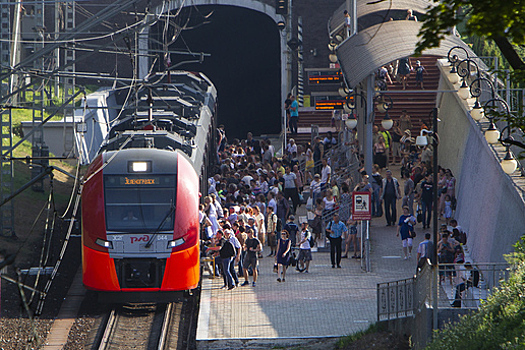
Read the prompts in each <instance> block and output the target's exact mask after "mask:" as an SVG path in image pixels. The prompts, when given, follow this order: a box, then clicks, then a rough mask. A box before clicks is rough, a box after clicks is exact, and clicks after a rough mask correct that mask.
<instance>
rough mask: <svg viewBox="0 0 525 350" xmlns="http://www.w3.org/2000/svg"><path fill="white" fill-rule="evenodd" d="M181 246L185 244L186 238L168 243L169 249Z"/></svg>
mask: <svg viewBox="0 0 525 350" xmlns="http://www.w3.org/2000/svg"><path fill="white" fill-rule="evenodd" d="M181 244H184V238H178V239H176V240H173V241H169V242H168V249H171V248H175V247H178V246H180V245H181Z"/></svg>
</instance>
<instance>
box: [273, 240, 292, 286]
mask: <svg viewBox="0 0 525 350" xmlns="http://www.w3.org/2000/svg"><path fill="white" fill-rule="evenodd" d="M290 247H291V241H290V234H289V233H288V231H284V230H283V232H281V238H279V243H277V254H276V256H275V262H276V263H277V276H279V277H278V278H277V282H285V278H286V269H287V268H288V265H289V261H290ZM281 277H282V278H281Z"/></svg>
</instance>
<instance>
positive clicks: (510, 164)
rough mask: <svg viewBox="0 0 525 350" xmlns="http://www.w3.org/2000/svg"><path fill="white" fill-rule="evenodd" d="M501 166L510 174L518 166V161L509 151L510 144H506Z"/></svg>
mask: <svg viewBox="0 0 525 350" xmlns="http://www.w3.org/2000/svg"><path fill="white" fill-rule="evenodd" d="M501 167H502V168H503V171H504V172H505V173H506V174H509V175H510V174H512V173H513V172H515V171H516V169H517V168H518V161H517V160H516V159H514V157H513V156H512V153H510V146H507V153H506V154H505V158H503V160H502V161H501Z"/></svg>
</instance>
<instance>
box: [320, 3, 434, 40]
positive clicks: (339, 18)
mask: <svg viewBox="0 0 525 350" xmlns="http://www.w3.org/2000/svg"><path fill="white" fill-rule="evenodd" d="M355 1H357V17H358V18H360V17H364V16H366V15H369V14H372V13H375V12H385V11H392V12H394V11H398V10H403V11H405V12H406V11H407V10H408V9H412V10H413V11H414V12H416V13H426V12H427V10H428V8H429V7H431V6H435V3H434V2H433V1H432V0H386V1H381V2H376V3H375V4H369V3H370V2H373V1H371V0H355ZM344 10H346V2H344V3H343V4H342V5H341V6H340V7H339V8H338V9H337V10H336V11H335V12H334V14H333V16H332V18H330V21H329V26H330V28H329V30H330V35H333V34H334V33H336V32H338V31H340V30H341V29H342V28H343V24H344V22H345V20H344V15H343V12H344Z"/></svg>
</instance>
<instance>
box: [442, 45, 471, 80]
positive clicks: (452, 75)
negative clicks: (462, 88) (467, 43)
mask: <svg viewBox="0 0 525 350" xmlns="http://www.w3.org/2000/svg"><path fill="white" fill-rule="evenodd" d="M455 50H459V51H463V53H464V56H465V57H467V58H469V55H468V51H467V50H466V49H465V48H464V47H462V46H454V47H453V48H451V49H450V50H449V51H448V54H447V59H448V62H449V63H450V66H451V69H450V72H449V73H448V74H447V76H448V79H449V80H450V82H451V83H452V84H456V83H457V82H458V81H459V76H458V74H457V70H456V63H458V62H459V61H460V60H461V59H460V58H459V56H458V55H457V54H453V53H452V52H453V51H455Z"/></svg>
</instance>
